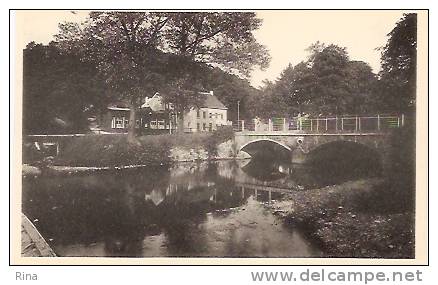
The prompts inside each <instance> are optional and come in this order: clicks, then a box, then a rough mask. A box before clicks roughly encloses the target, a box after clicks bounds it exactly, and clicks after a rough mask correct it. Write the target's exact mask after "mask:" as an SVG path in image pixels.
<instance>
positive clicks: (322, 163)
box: [306, 140, 383, 174]
mask: <svg viewBox="0 0 438 285" xmlns="http://www.w3.org/2000/svg"><path fill="white" fill-rule="evenodd" d="M306 162H307V163H309V164H311V165H313V166H316V167H319V168H328V169H344V168H345V170H346V171H349V170H350V168H351V167H354V168H356V170H357V172H367V173H371V172H372V173H374V174H377V173H379V172H380V171H381V170H382V167H383V161H382V155H381V153H379V151H378V149H377V148H375V147H374V145H372V144H367V143H363V142H360V141H353V140H336V141H328V142H324V143H320V144H318V145H315V147H314V148H312V149H309V152H308V154H307V158H306Z"/></svg>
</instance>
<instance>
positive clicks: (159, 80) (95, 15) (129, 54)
mask: <svg viewBox="0 0 438 285" xmlns="http://www.w3.org/2000/svg"><path fill="white" fill-rule="evenodd" d="M167 21H168V17H167V16H166V14H165V13H147V12H91V13H90V15H89V17H88V19H87V20H86V21H85V22H84V23H82V25H78V24H75V23H63V24H60V25H59V28H60V32H59V33H58V34H57V35H56V37H55V38H56V41H57V42H58V44H59V46H60V47H62V48H63V49H64V50H65V51H69V52H73V53H77V54H78V55H79V56H80V57H81V58H82V60H87V61H93V62H94V63H95V64H96V65H97V68H98V71H99V74H100V75H101V76H102V78H104V79H105V83H106V86H107V92H106V95H107V98H108V99H109V100H112V99H118V100H124V101H126V103H128V104H129V106H130V110H131V111H130V118H129V130H128V142H130V143H134V144H138V141H137V140H136V139H135V112H136V108H138V107H139V105H140V102H141V99H142V98H143V97H144V95H145V94H150V93H152V92H154V91H156V90H157V89H159V87H160V86H161V85H162V84H164V79H163V76H162V75H161V74H160V71H161V70H160V67H161V66H160V64H162V62H160V60H162V56H160V55H161V53H160V52H159V51H158V49H157V47H158V45H159V44H160V39H161V37H160V36H161V35H160V32H161V30H162V29H163V27H164V26H165V24H166V22H167Z"/></svg>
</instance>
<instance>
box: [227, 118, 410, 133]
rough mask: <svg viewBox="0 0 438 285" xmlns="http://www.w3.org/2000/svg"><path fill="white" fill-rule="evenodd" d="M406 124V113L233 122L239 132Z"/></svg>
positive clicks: (359, 129)
mask: <svg viewBox="0 0 438 285" xmlns="http://www.w3.org/2000/svg"><path fill="white" fill-rule="evenodd" d="M404 124H405V117H404V115H398V116H389V115H377V116H343V117H336V116H335V117H293V118H270V119H268V120H262V119H253V120H239V121H238V122H236V123H233V126H234V130H235V131H238V132H242V131H243V132H245V131H247V132H248V131H254V132H267V131H268V132H285V131H296V132H303V131H304V132H312V133H328V132H346V133H348V132H362V133H367V132H382V131H386V130H389V129H394V128H400V127H403V126H404Z"/></svg>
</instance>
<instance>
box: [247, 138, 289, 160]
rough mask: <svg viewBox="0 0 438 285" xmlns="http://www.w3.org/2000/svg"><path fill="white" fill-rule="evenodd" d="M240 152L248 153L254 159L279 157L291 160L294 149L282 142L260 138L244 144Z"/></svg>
mask: <svg viewBox="0 0 438 285" xmlns="http://www.w3.org/2000/svg"><path fill="white" fill-rule="evenodd" d="M239 151H243V152H246V153H247V154H249V155H250V156H251V157H253V158H254V157H266V156H271V157H272V156H277V157H279V158H285V159H286V158H287V159H289V158H290V154H291V151H292V149H291V147H290V146H288V145H287V144H285V143H283V142H281V141H278V140H274V139H270V138H259V139H254V140H251V141H249V142H247V143H245V144H243V145H242V146H241V147H240V149H239Z"/></svg>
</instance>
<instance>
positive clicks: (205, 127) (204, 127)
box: [202, 123, 207, 131]
mask: <svg viewBox="0 0 438 285" xmlns="http://www.w3.org/2000/svg"><path fill="white" fill-rule="evenodd" d="M202 130H203V131H206V130H207V124H206V123H203V124H202Z"/></svg>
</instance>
